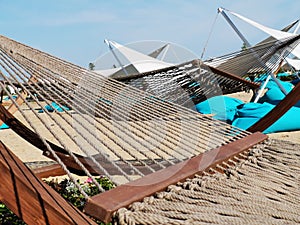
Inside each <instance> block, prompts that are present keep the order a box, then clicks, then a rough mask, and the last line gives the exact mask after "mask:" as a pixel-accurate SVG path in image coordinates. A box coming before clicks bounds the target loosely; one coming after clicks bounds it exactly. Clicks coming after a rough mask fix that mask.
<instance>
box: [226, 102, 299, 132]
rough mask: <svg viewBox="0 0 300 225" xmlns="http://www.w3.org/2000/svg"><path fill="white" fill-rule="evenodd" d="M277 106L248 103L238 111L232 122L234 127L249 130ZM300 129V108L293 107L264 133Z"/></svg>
mask: <svg viewBox="0 0 300 225" xmlns="http://www.w3.org/2000/svg"><path fill="white" fill-rule="evenodd" d="M274 107H275V106H274V105H272V104H269V103H266V102H265V103H263V104H261V103H247V104H244V105H243V106H242V107H240V109H238V110H237V113H236V117H235V119H234V120H233V122H232V125H233V126H236V127H239V128H241V129H244V130H246V129H248V128H249V127H251V126H252V125H253V124H255V123H256V122H257V121H259V120H260V119H261V118H262V117H264V116H265V115H266V114H267V113H268V112H270V111H271V110H272V109H273V108H274ZM299 129H300V108H298V107H292V108H291V109H290V110H289V111H288V112H286V113H285V114H284V115H283V116H282V117H281V118H280V119H279V120H277V121H276V122H275V123H274V124H273V125H272V126H270V127H269V128H268V129H266V130H265V131H264V132H263V133H265V134H268V133H275V132H282V131H292V130H299Z"/></svg>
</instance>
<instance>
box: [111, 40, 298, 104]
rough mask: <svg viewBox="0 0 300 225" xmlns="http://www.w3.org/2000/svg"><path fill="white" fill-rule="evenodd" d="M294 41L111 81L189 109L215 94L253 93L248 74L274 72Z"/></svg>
mask: <svg viewBox="0 0 300 225" xmlns="http://www.w3.org/2000/svg"><path fill="white" fill-rule="evenodd" d="M292 39H293V38H288V39H284V40H281V41H280V42H278V41H277V40H274V39H273V40H272V39H270V41H269V42H267V41H265V42H263V43H261V44H259V45H256V46H254V47H252V48H248V49H245V50H242V51H238V52H234V53H230V54H227V55H224V56H221V57H217V58H213V59H210V60H206V61H204V62H202V61H200V60H194V61H190V62H186V63H183V64H181V65H178V66H173V67H169V68H166V69H161V70H155V71H152V72H147V73H141V74H136V75H129V76H124V75H122V76H119V77H118V76H114V79H116V80H118V81H121V82H124V83H126V84H129V85H132V86H134V87H137V88H139V89H141V90H144V91H146V92H148V93H152V94H155V95H156V96H158V97H160V98H161V99H164V100H166V101H171V102H174V103H177V104H180V105H183V106H187V107H189V108H192V107H193V105H194V104H197V103H199V102H202V101H204V100H206V99H208V98H211V97H213V96H216V95H222V94H230V93H235V92H239V91H249V90H250V89H252V90H256V89H258V88H259V86H260V84H259V83H254V82H251V81H249V80H246V79H245V78H246V77H247V76H248V75H249V73H252V74H253V73H262V72H265V73H267V74H269V73H272V72H274V71H275V70H276V69H277V68H278V66H279V64H280V62H281V61H282V60H283V59H284V58H285V57H287V56H288V54H289V53H290V51H292V49H293V48H294V47H295V46H296V45H297V44H298V42H294V41H293V40H292Z"/></svg>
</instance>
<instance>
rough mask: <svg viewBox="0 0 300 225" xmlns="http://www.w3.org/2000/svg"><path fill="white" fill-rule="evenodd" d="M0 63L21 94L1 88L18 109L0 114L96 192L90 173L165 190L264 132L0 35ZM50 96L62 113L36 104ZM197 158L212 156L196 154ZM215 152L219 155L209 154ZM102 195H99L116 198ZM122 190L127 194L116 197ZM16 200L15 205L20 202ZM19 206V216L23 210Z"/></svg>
mask: <svg viewBox="0 0 300 225" xmlns="http://www.w3.org/2000/svg"><path fill="white" fill-rule="evenodd" d="M295 40H296V39H295ZM0 68H1V71H0V76H1V78H2V80H3V81H4V82H1V83H0V86H1V88H2V89H3V90H6V89H5V85H6V84H9V85H10V86H11V87H13V88H14V90H15V92H16V93H17V94H18V98H17V99H14V97H13V96H12V95H11V94H10V93H9V92H6V95H7V96H8V97H9V98H10V101H11V103H12V106H13V107H14V108H15V109H17V110H18V112H17V113H15V116H14V115H13V113H14V112H15V111H16V110H12V108H13V107H8V108H5V107H4V106H2V105H0V119H1V120H2V121H3V122H4V123H5V124H7V125H8V126H9V127H10V128H11V129H12V130H14V131H15V132H16V133H17V134H18V135H20V136H21V137H22V138H24V139H25V140H27V141H28V142H29V143H31V144H32V145H34V146H35V147H36V148H38V149H40V150H42V151H43V153H44V155H46V156H48V157H50V158H52V159H54V160H56V161H57V162H58V163H59V165H60V166H61V168H62V170H63V171H64V172H65V173H66V174H67V175H68V176H69V177H70V179H71V180H72V181H73V182H74V183H75V184H76V181H75V178H74V176H73V175H72V174H71V171H72V172H76V173H79V174H81V175H82V174H84V175H86V176H88V177H90V178H91V180H92V181H93V182H94V183H95V185H97V187H98V188H99V190H100V191H101V192H103V191H104V190H103V188H102V187H101V186H100V185H99V184H98V183H97V181H96V180H95V179H94V178H93V176H92V175H94V174H101V175H104V176H107V177H108V178H110V179H111V180H112V181H113V182H114V183H115V184H116V185H120V184H124V183H128V182H129V184H134V185H137V184H143V185H141V186H144V190H145V191H146V192H147V193H146V194H147V195H151V194H153V193H152V192H156V191H157V190H158V189H159V190H162V189H163V187H162V186H161V185H162V184H163V186H164V187H167V186H168V185H169V184H172V183H174V182H177V181H178V180H182V179H185V178H186V177H191V176H193V175H194V174H195V173H198V171H199V168H200V167H199V165H201V166H202V167H203V171H205V170H206V169H207V168H208V167H210V166H215V165H216V164H217V163H219V162H220V160H221V161H226V160H228V158H230V157H232V155H236V154H238V153H239V152H240V151H244V150H246V149H248V148H250V147H252V146H253V145H255V144H257V143H259V142H262V141H263V140H265V139H266V136H265V135H262V134H260V133H256V134H251V133H249V132H247V131H243V130H240V129H237V128H234V127H232V126H229V125H227V124H225V123H223V122H220V121H216V120H213V119H212V118H210V117H207V116H204V115H200V114H199V113H195V112H194V111H192V110H189V109H187V108H185V107H181V106H179V105H175V104H173V103H170V102H168V101H166V100H163V99H160V98H157V97H155V96H153V95H151V94H148V93H145V92H142V91H140V90H138V89H135V88H133V87H130V86H126V85H124V84H122V83H119V82H117V81H115V80H112V79H107V78H104V77H102V76H99V75H98V74H95V73H93V72H91V71H87V70H85V69H83V68H80V67H78V66H76V65H73V64H71V63H68V62H66V61H63V60H61V59H58V58H56V57H53V56H51V55H49V54H46V53H43V52H41V51H39V50H37V49H33V48H31V47H28V46H26V45H23V44H20V43H18V42H15V41H13V40H11V39H8V38H6V37H3V36H1V37H0ZM12 80H13V82H12ZM52 102H55V103H56V104H57V105H58V106H59V107H60V109H62V111H63V112H57V110H56V109H55V108H54V111H55V112H54V113H51V112H48V111H47V110H45V111H44V113H39V112H38V111H37V110H36V109H37V107H38V108H43V107H44V106H45V105H51V103H52ZM64 106H67V107H68V109H70V110H65V107H64ZM24 109H27V110H24ZM212 149H213V150H214V151H211V150H212ZM221 150H222V151H221ZM223 150H224V151H223ZM2 151H3V152H5V151H7V153H3V154H4V156H3V159H2V161H1V162H2V165H3V168H6V169H7V171H10V172H8V174H9V173H11V172H14V171H13V170H9V169H8V168H9V167H10V166H9V165H10V160H9V161H7V160H5V159H6V158H7V157H12V161H13V162H15V163H16V164H17V167H18V166H20V165H19V164H20V163H19V162H18V161H17V160H16V159H15V157H14V156H9V155H11V153H10V151H9V150H7V148H6V147H5V146H3V145H2V147H1V152H2ZM219 152H221V154H219ZM199 154H200V155H199ZM201 154H202V155H201ZM203 154H204V155H203ZM195 156H197V157H195ZM202 157H204V159H209V160H204V161H203V160H202V161H201V159H202ZM207 157H208V158H207ZM214 157H216V158H217V159H218V160H219V161H218V160H217V161H215V160H213V159H214ZM199 162H200V164H199ZM186 163H187V164H186ZM201 163H202V164H203V163H204V165H202V164H201ZM182 165H193V166H194V167H195V168H194V169H192V170H190V169H189V167H183V168H184V171H183V172H184V173H181V172H180V173H177V175H178V174H179V175H180V177H176V176H171V177H173V178H172V179H171V180H168V179H165V178H166V174H168V175H169V176H170V175H173V174H174V173H175V174H176V172H179V171H182V170H181V169H182ZM14 167H16V166H14ZM20 168H21V167H20ZM174 168H175V171H174ZM21 171H23V172H24V173H28V172H25V170H23V169H21ZM161 171H165V172H161ZM5 174H7V173H5ZM157 174H161V175H163V176H162V178H163V180H162V181H164V182H162V181H161V182H159V183H158V184H159V185H158V186H156V187H155V188H156V189H155V188H154V189H151V190H149V187H148V186H147V185H145V184H144V183H143V182H145V180H146V182H149V180H148V179H149V176H150V180H151V178H152V179H153V176H154V177H155V176H156V175H157ZM181 174H184V175H185V176H183V177H181ZM147 175H148V176H147ZM11 176H12V175H11ZM11 176H10V175H9V176H8V177H11ZM19 178H20V176H19ZM137 178H139V179H138V180H137ZM175 178H176V179H175ZM30 179H35V178H34V177H32V178H30ZM30 179H29V181H31V180H30ZM141 179H142V180H141ZM174 179H175V180H174ZM176 180H177V181H176ZM132 182H133V183H132ZM21 183H22V182H21ZM148 184H149V183H148ZM24 185H25V187H28V186H27V185H26V184H24ZM154 186H155V185H154ZM120 187H121V189H122V188H125V189H126V187H128V186H126V185H125V186H120ZM129 187H130V185H129ZM78 189H79V190H80V191H81V192H82V194H83V195H84V196H85V197H86V198H87V199H88V204H87V206H86V212H87V213H88V214H91V215H93V216H95V217H96V218H101V219H102V220H105V221H109V220H110V218H111V215H112V212H111V211H109V210H108V211H107V212H105V213H104V214H101V213H99V211H100V212H103V208H102V206H101V202H103V201H101V200H100V201H98V200H97V198H98V197H99V196H97V197H96V199H90V198H89V197H88V196H87V194H86V193H85V192H84V190H82V188H81V187H80V186H78ZM115 190H117V189H115ZM132 190H134V189H133V188H132ZM14 191H16V190H14ZM30 193H31V192H30ZM37 193H39V192H37ZM105 193H107V192H105ZM105 193H103V194H105ZM136 193H137V192H134V193H132V194H134V195H136ZM141 193H142V192H141ZM103 194H101V195H102V196H103V197H104V198H106V197H107V196H108V197H109V198H111V197H113V196H116V197H118V196H117V195H114V194H112V195H111V194H107V195H103ZM101 195H100V199H101V198H102V197H101ZM124 196H125V197H126V196H127V195H126V194H125V195H124V194H122V196H121V197H122V198H124ZM0 197H1V200H2V199H3V201H4V202H5V201H8V202H10V201H13V202H16V201H15V200H14V199H11V198H9V199H5V196H4V195H3V193H1V194H0ZM139 197H141V196H139ZM27 200H28V199H27ZM135 200H136V199H135V198H134V197H133V198H132V199H130V198H129V199H125V201H124V202H120V204H119V203H118V204H117V206H120V205H121V207H122V206H126V205H128V204H130V202H131V201H135ZM99 203H100V205H99ZM105 203H106V202H105ZM115 203H116V202H115ZM16 204H17V206H16V210H18V207H20V206H18V203H16ZM47 204H48V203H47ZM12 205H13V204H12ZM27 207H28V205H27ZM114 207H115V206H114ZM108 208H109V207H108ZM32 210H34V207H33V209H32ZM52 210H54V209H52ZM104 211H105V210H104ZM18 213H19V215H20V214H21V216H22V213H20V211H19V212H18ZM29 214H30V212H29ZM48 219H52V217H51V218H50V217H49V218H48Z"/></svg>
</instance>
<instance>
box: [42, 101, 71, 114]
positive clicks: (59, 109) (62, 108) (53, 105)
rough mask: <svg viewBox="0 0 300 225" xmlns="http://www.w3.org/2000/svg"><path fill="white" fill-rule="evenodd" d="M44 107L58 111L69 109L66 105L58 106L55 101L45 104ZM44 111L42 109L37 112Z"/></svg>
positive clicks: (51, 110)
mask: <svg viewBox="0 0 300 225" xmlns="http://www.w3.org/2000/svg"><path fill="white" fill-rule="evenodd" d="M44 109H45V110H47V111H48V112H53V111H54V109H56V110H57V111H58V112H63V111H69V110H70V109H69V108H68V107H67V106H62V107H60V106H59V105H57V104H56V103H55V102H52V103H51V105H45V106H44ZM42 112H44V110H39V113H42Z"/></svg>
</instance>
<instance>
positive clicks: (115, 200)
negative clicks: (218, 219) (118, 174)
mask: <svg viewBox="0 0 300 225" xmlns="http://www.w3.org/2000/svg"><path fill="white" fill-rule="evenodd" d="M267 138H268V136H267V135H264V134H262V133H259V132H257V133H254V134H251V135H249V136H246V137H244V138H242V139H239V140H237V141H234V142H231V143H229V144H226V145H223V146H221V147H219V148H216V149H213V150H211V151H207V152H205V153H203V154H200V155H198V156H195V157H193V158H191V159H188V160H186V161H184V162H181V163H178V164H176V165H173V166H170V167H168V168H166V169H163V170H160V171H157V172H154V173H152V174H149V175H147V176H145V177H142V178H140V179H137V180H135V181H131V182H129V183H127V184H124V185H120V186H118V187H116V188H114V189H112V190H110V191H107V192H104V193H101V194H99V195H96V196H94V197H92V198H90V199H89V200H88V202H87V204H86V206H85V208H84V211H85V213H87V214H89V215H91V216H93V217H95V218H98V219H100V220H102V221H104V222H109V221H110V220H111V218H112V215H113V213H114V212H115V211H116V210H118V209H119V208H122V207H127V206H129V205H130V204H132V203H133V202H137V201H141V200H142V199H144V198H145V197H147V196H150V195H153V194H155V193H156V192H159V191H163V190H165V189H166V188H167V187H168V186H169V185H172V184H176V183H178V182H180V181H184V180H186V179H187V178H192V177H194V176H195V174H200V175H201V174H202V173H203V172H204V171H208V169H209V168H213V167H214V166H216V165H217V164H220V163H221V162H225V161H227V160H229V159H230V158H233V157H234V156H236V155H238V154H239V153H241V152H243V151H245V150H247V149H249V148H251V147H253V146H254V145H256V144H258V143H260V142H262V141H264V140H266V139H267Z"/></svg>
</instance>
